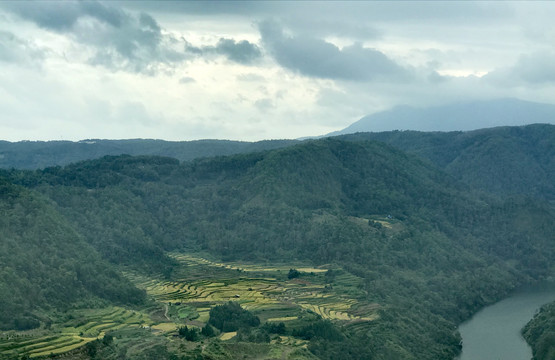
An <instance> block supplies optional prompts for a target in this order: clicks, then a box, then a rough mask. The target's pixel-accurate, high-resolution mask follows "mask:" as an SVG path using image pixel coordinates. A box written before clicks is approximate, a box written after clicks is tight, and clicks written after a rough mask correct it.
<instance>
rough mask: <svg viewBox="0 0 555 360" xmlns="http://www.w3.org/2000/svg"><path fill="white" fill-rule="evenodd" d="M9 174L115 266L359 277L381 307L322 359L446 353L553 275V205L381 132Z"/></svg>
mask: <svg viewBox="0 0 555 360" xmlns="http://www.w3.org/2000/svg"><path fill="white" fill-rule="evenodd" d="M4 174H5V176H7V177H8V178H9V179H10V180H11V181H12V182H14V183H17V184H19V185H21V186H25V187H27V188H29V189H32V190H33V191H38V192H40V193H41V194H42V196H45V197H47V198H49V199H50V200H51V201H52V203H53V204H54V206H55V209H56V210H57V211H58V212H59V213H60V214H61V216H63V218H64V219H66V221H67V222H68V223H69V224H70V225H71V227H72V228H73V229H75V231H76V232H77V233H79V234H80V236H82V237H83V238H84V239H85V240H86V241H87V242H88V243H89V244H91V245H92V246H93V247H94V248H95V249H96V250H97V251H98V252H99V253H100V254H102V256H103V257H104V258H105V259H106V260H108V261H110V262H111V263H113V264H124V265H126V266H129V267H135V269H136V270H138V271H160V272H162V273H163V274H164V276H166V277H167V278H171V276H172V266H173V265H172V260H171V259H170V258H168V257H167V256H165V254H164V252H165V251H168V250H182V251H191V250H194V251H199V250H203V251H207V252H209V253H211V254H214V255H217V256H218V257H220V258H222V259H224V260H232V259H241V260H250V261H273V262H279V261H284V260H285V259H287V260H291V259H304V260H310V261H312V262H313V263H314V264H326V263H335V264H339V265H341V266H342V267H343V268H345V269H346V270H348V271H349V272H351V273H353V274H355V275H357V276H360V277H362V278H363V279H364V282H363V284H362V285H361V286H362V287H361V290H362V291H363V293H364V294H365V295H364V296H363V298H361V299H360V301H364V302H367V303H368V304H371V303H377V304H380V309H381V310H380V318H379V319H378V320H376V321H375V322H373V323H372V326H371V327H370V328H369V329H368V330H367V331H366V332H365V333H362V334H361V333H352V334H351V333H346V339H349V340H348V341H345V342H343V343H337V344H336V343H334V344H324V343H316V344H314V346H313V347H312V349H315V350H314V351H315V353H318V354H320V355H319V356H321V357H322V358H334V356H335V358H336V359H337V358H341V357H339V354H348V353H349V351H350V350H349V349H352V348H353V346H355V344H358V346H360V344H365V346H364V347H361V348H360V349H359V350H357V351H359V353H358V356H359V358H361V359H362V358H373V359H450V358H452V357H453V355H454V354H456V353H457V351H458V350H457V349H458V342H459V339H458V337H457V335H456V333H455V332H454V330H453V329H454V328H455V325H456V324H457V323H459V322H460V321H462V320H463V319H465V318H467V317H468V316H469V315H470V314H472V313H473V312H474V311H476V310H477V309H479V308H480V307H481V306H483V305H485V304H488V303H491V302H493V301H496V300H498V299H500V298H501V297H502V296H504V295H505V294H506V293H507V292H508V291H510V290H511V289H512V288H513V287H514V286H517V285H518V284H520V283H523V282H527V281H532V280H533V279H538V278H542V277H544V276H547V275H549V274H551V273H552V271H553V269H551V268H550V266H552V264H551V260H552V259H553V258H554V257H555V244H553V242H552V241H551V239H553V238H555V229H554V228H553V226H552V223H553V221H554V220H555V217H554V215H553V212H552V209H550V208H549V207H548V206H547V205H545V204H542V203H541V202H540V203H538V202H534V201H531V200H526V199H512V198H506V199H498V198H496V197H494V196H491V195H486V194H483V193H479V192H475V191H473V190H472V189H471V188H469V187H468V186H466V185H464V184H460V183H457V182H455V180H454V179H453V178H452V177H451V176H449V175H447V174H445V173H444V172H442V171H440V170H438V169H437V168H436V167H434V166H433V165H432V164H430V163H427V162H423V161H421V160H419V159H418V158H417V157H414V156H411V155H407V154H405V153H403V152H401V151H399V150H396V149H395V148H393V147H390V146H387V145H385V144H381V143H377V142H367V141H357V142H353V141H341V140H338V139H323V140H318V141H309V142H305V143H302V144H299V145H295V146H292V147H288V148H284V149H279V150H273V151H267V152H261V153H252V154H244V155H235V156H231V157H219V158H211V159H202V160H196V161H193V162H187V163H183V164H180V163H179V162H178V161H176V160H174V159H170V158H160V157H129V156H119V157H105V158H102V159H98V160H93V161H85V162H80V163H77V164H73V165H70V166H67V167H65V168H59V167H56V168H47V169H45V170H38V171H32V172H31V171H16V170H12V171H4ZM345 331H346V330H345ZM324 348H325V351H324V350H323V349H324ZM318 349H320V350H318ZM357 349H358V348H357ZM325 354H327V355H325ZM334 354H335V355H334ZM325 356H328V357H325ZM346 358H352V357H346Z"/></svg>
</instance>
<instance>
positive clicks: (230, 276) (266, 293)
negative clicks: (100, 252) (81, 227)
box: [0, 254, 378, 359]
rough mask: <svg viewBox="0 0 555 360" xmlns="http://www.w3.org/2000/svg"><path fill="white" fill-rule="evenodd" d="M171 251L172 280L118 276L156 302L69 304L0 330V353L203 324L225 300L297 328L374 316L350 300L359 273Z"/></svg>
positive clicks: (362, 326)
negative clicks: (53, 320)
mask: <svg viewBox="0 0 555 360" xmlns="http://www.w3.org/2000/svg"><path fill="white" fill-rule="evenodd" d="M172 256H173V257H174V258H175V259H176V260H178V261H179V262H180V263H181V264H182V266H180V267H179V269H178V270H177V271H176V273H175V276H174V279H172V280H163V279H161V278H150V277H146V276H144V275H139V274H137V273H126V274H125V275H126V276H127V277H128V278H129V279H130V280H131V281H133V282H134V283H135V284H136V285H137V286H138V287H140V288H142V289H145V290H146V291H147V293H148V295H149V296H150V297H152V298H153V299H154V300H156V302H157V303H156V305H152V306H153V308H151V309H143V310H141V311H138V310H129V309H124V308H120V307H109V308H104V309H88V310H74V311H72V312H71V313H69V314H67V315H66V316H65V317H64V318H63V319H61V320H60V321H59V323H57V324H54V325H53V326H52V328H51V329H48V330H46V329H42V330H39V331H34V332H33V331H31V332H10V333H3V334H0V359H17V358H20V357H21V356H23V355H28V356H30V357H32V358H33V357H38V356H45V355H50V354H60V353H64V352H67V351H70V350H73V349H76V348H78V347H80V346H84V345H85V344H87V343H88V342H90V341H93V340H96V339H98V338H102V337H103V336H104V335H105V333H107V332H109V331H112V330H118V329H126V328H136V329H138V328H145V329H148V331H149V332H151V333H153V334H154V335H162V336H163V335H171V334H175V333H176V330H177V329H178V327H180V326H183V325H190V326H196V327H201V326H204V324H206V323H207V322H208V318H209V312H210V309H211V308H212V307H213V306H216V305H219V304H222V303H225V302H228V301H235V302H238V303H240V304H241V306H242V307H243V308H246V309H248V310H250V311H252V312H253V313H255V314H256V315H257V316H258V317H259V318H260V320H261V321H262V322H263V323H264V322H268V321H269V322H285V323H287V326H288V327H289V326H293V327H294V326H302V325H299V324H302V321H304V320H303V318H305V317H306V316H308V317H311V316H314V314H316V315H318V316H320V317H322V318H324V319H329V320H333V321H338V322H340V323H341V324H342V325H343V326H347V327H349V328H351V329H352V330H353V331H355V332H367V331H368V330H369V327H370V324H371V321H372V320H374V319H376V318H377V312H376V310H377V308H378V305H376V304H374V305H372V304H361V303H359V301H358V300H357V294H358V295H359V296H360V290H358V289H357V284H358V282H359V281H360V279H358V278H357V277H355V276H354V275H351V274H349V273H347V272H345V271H342V270H341V269H337V268H335V269H334V270H333V271H334V273H337V274H339V275H338V276H337V277H336V278H335V280H334V281H333V287H332V285H330V283H329V281H328V280H327V279H326V276H325V273H326V272H327V271H328V269H327V268H314V267H310V266H306V265H305V264H294V265H290V264H281V265H276V266H270V265H257V264H239V263H221V262H216V261H210V260H208V259H205V258H202V257H195V256H192V255H183V254H172ZM303 265H304V266H303ZM291 268H295V269H296V270H297V271H299V272H300V273H301V275H300V276H299V277H298V278H293V279H289V278H288V276H287V274H288V272H289V270H290V269H291ZM295 324H297V325H295ZM232 335H235V334H232V333H229V334H227V333H226V334H222V335H221V336H220V339H221V340H224V341H225V342H226V343H229V342H230V341H231V342H232V340H230V339H233V338H234V336H232ZM157 338H158V339H160V338H159V337H157ZM272 344H273V346H274V347H276V346H277V348H276V349H278V348H279V349H282V350H284V349H285V350H284V351H286V352H291V351H293V349H295V348H297V349H298V348H302V347H306V344H307V342H306V341H305V340H300V339H296V338H293V337H290V336H281V337H279V338H275V339H274V340H273V341H272ZM287 349H288V350H287ZM280 351H281V350H280Z"/></svg>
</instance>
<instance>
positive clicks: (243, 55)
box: [216, 38, 261, 64]
mask: <svg viewBox="0 0 555 360" xmlns="http://www.w3.org/2000/svg"><path fill="white" fill-rule="evenodd" d="M216 52H218V53H219V54H222V55H225V56H226V57H227V58H228V59H229V60H231V61H235V62H237V63H241V64H249V63H252V62H253V61H254V60H256V59H258V58H259V57H260V56H261V53H260V49H259V48H258V46H256V45H255V44H252V43H250V42H248V41H247V40H241V41H239V42H235V40H233V39H224V38H221V39H220V40H219V41H218V44H217V45H216Z"/></svg>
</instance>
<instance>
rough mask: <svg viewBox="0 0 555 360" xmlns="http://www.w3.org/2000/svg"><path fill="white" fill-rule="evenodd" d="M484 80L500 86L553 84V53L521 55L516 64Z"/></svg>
mask: <svg viewBox="0 0 555 360" xmlns="http://www.w3.org/2000/svg"><path fill="white" fill-rule="evenodd" d="M484 80H486V81H490V82H492V83H494V84H497V85H501V86H522V85H534V86H541V85H549V84H551V85H553V84H555V51H550V52H538V53H534V54H527V55H521V56H520V58H519V59H518V61H517V62H516V64H514V65H513V66H511V67H508V68H502V69H497V70H494V71H492V72H490V73H489V74H487V75H486V76H484Z"/></svg>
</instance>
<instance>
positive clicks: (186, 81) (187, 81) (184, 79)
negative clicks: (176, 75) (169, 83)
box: [179, 76, 196, 84]
mask: <svg viewBox="0 0 555 360" xmlns="http://www.w3.org/2000/svg"><path fill="white" fill-rule="evenodd" d="M194 82H196V80H195V79H194V78H192V77H190V76H184V77H182V78H181V79H179V83H180V84H190V83H194Z"/></svg>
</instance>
